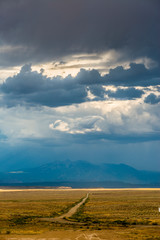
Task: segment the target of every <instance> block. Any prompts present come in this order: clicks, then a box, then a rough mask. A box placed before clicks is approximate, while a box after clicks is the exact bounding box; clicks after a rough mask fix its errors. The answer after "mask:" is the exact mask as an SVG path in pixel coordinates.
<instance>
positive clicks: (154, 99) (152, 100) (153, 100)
mask: <svg viewBox="0 0 160 240" xmlns="http://www.w3.org/2000/svg"><path fill="white" fill-rule="evenodd" d="M144 102H145V103H149V104H157V103H159V102H160V96H156V95H155V94H153V93H151V94H149V95H148V96H147V97H146V98H145V99H144Z"/></svg>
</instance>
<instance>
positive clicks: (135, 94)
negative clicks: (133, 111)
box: [106, 87, 144, 100]
mask: <svg viewBox="0 0 160 240" xmlns="http://www.w3.org/2000/svg"><path fill="white" fill-rule="evenodd" d="M106 93H107V94H108V96H109V97H111V98H118V99H129V100H131V99H135V98H140V97H141V96H142V94H144V91H142V90H139V89H136V88H133V87H132V88H126V89H117V90H116V91H110V90H109V91H107V92H106Z"/></svg>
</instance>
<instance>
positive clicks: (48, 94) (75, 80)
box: [0, 64, 160, 107]
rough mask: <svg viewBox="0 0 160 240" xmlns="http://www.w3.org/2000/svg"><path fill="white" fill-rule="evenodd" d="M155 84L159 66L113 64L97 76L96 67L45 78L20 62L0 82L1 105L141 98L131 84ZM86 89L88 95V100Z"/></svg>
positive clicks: (159, 74) (55, 105)
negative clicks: (17, 71) (21, 65)
mask: <svg viewBox="0 0 160 240" xmlns="http://www.w3.org/2000/svg"><path fill="white" fill-rule="evenodd" d="M155 84H160V71H159V69H158V68H154V69H146V68H145V67H144V65H142V64H130V68H129V69H123V68H122V67H117V68H115V69H111V70H110V72H109V74H107V75H105V76H101V75H100V73H99V72H98V71H97V70H91V71H87V70H84V69H81V71H80V72H79V73H78V74H77V76H76V77H72V76H68V77H66V78H62V77H53V78H49V77H46V76H44V75H43V70H41V72H40V73H38V72H37V71H32V69H31V65H24V66H23V67H22V68H21V71H20V72H19V73H18V74H17V75H15V76H13V77H9V78H7V79H6V81H5V82H4V83H2V84H1V85H0V91H1V93H3V95H2V96H1V105H3V104H4V105H6V106H9V107H12V106H15V105H25V104H26V105H27V104H28V105H31V106H32V105H44V106H49V107H57V106H65V105H70V104H76V103H82V102H85V101H90V100H105V99H107V98H108V99H109V98H113V99H124V100H125V99H136V98H141V97H142V95H143V94H144V90H139V89H136V88H135V87H133V86H143V87H146V86H152V85H153V86H154V85H155ZM111 85H113V86H115V87H116V90H115V91H113V90H106V89H105V86H111ZM120 86H125V88H120ZM89 92H90V93H91V94H92V98H91V99H90V97H89ZM147 99H149V97H148V98H146V100H145V102H146V103H151V102H150V101H148V100H147ZM155 103H156V102H155ZM157 103H158V101H157Z"/></svg>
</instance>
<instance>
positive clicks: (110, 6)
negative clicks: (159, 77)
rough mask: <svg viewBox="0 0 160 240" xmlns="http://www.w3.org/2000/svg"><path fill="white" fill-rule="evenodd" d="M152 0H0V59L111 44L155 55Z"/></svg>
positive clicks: (14, 61) (10, 61) (157, 29)
mask: <svg viewBox="0 0 160 240" xmlns="http://www.w3.org/2000/svg"><path fill="white" fill-rule="evenodd" d="M159 11H160V2H159V1H157V0H141V1H139V0H134V1H132V0H119V1H117V0H101V1H99V0H76V1H75V0H67V1H66V0H58V1H52V0H45V1H44V0H34V1H32V0H15V1H13V0H1V1H0V19H1V21H0V44H1V47H3V46H6V45H8V46H10V48H9V49H5V50H4V49H3V50H2V51H1V58H0V65H3V66H10V65H18V64H19V65H21V64H24V63H26V62H33V63H36V62H45V61H48V60H51V59H56V58H59V57H61V56H65V55H68V54H72V53H81V52H86V53H92V52H102V51H104V50H108V49H115V50H120V51H124V52H126V55H127V56H129V57H130V58H131V59H134V58H135V57H141V56H147V57H150V58H152V59H155V60H157V61H159V59H160V52H159V41H160V25H159V22H160V14H159Z"/></svg>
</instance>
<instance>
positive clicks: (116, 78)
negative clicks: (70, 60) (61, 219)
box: [76, 63, 160, 87]
mask: <svg viewBox="0 0 160 240" xmlns="http://www.w3.org/2000/svg"><path fill="white" fill-rule="evenodd" d="M76 78H77V80H78V81H79V82H80V83H81V84H86V85H92V84H101V85H102V84H103V85H115V86H142V87H146V86H154V85H160V68H159V67H156V68H153V69H147V68H145V66H144V65H143V64H136V63H131V64H130V68H129V69H124V68H123V67H122V66H118V67H116V68H114V69H110V71H109V73H108V74H106V75H105V76H103V77H102V76H100V74H99V72H98V71H97V70H91V71H86V70H84V69H83V70H81V71H80V73H79V74H78V75H77V77H76Z"/></svg>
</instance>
